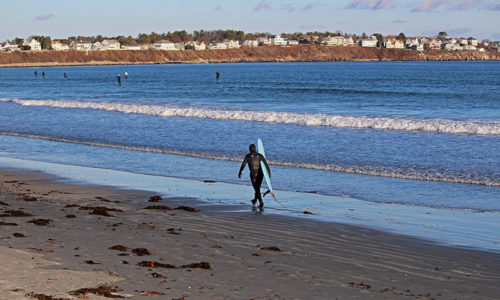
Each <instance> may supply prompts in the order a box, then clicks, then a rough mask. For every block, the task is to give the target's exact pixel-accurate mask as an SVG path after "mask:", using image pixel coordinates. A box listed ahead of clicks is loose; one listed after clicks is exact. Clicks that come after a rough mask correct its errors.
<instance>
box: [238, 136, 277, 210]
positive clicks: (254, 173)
mask: <svg viewBox="0 0 500 300" xmlns="http://www.w3.org/2000/svg"><path fill="white" fill-rule="evenodd" d="M248 149H249V150H250V153H248V154H247V155H246V156H245V159H244V160H243V163H242V164H241V168H240V172H239V173H238V178H241V172H243V169H245V165H246V164H248V169H250V181H251V182H252V186H253V189H254V190H255V197H254V199H253V200H252V204H253V205H255V203H257V200H259V207H260V208H262V207H264V202H262V195H261V194H260V185H261V184H262V179H264V173H263V172H262V168H261V167H260V162H263V163H264V165H265V166H266V168H267V170H268V172H269V177H270V176H271V169H270V168H269V165H268V164H267V161H266V158H265V157H264V156H263V155H262V154H260V153H257V147H255V145H254V144H251V145H250V147H248Z"/></svg>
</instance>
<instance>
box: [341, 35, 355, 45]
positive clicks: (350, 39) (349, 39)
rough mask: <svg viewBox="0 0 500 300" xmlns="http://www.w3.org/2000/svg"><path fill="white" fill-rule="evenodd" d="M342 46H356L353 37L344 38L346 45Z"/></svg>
mask: <svg viewBox="0 0 500 300" xmlns="http://www.w3.org/2000/svg"><path fill="white" fill-rule="evenodd" d="M342 46H354V40H353V39H352V37H350V36H348V37H344V43H343V44H342Z"/></svg>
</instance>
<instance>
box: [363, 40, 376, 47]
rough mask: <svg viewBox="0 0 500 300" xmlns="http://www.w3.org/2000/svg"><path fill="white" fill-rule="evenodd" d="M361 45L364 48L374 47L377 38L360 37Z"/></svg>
mask: <svg viewBox="0 0 500 300" xmlns="http://www.w3.org/2000/svg"><path fill="white" fill-rule="evenodd" d="M361 47H365V48H375V47H377V39H376V38H375V39H374V38H369V39H362V40H361Z"/></svg>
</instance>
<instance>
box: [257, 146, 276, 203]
mask: <svg viewBox="0 0 500 300" xmlns="http://www.w3.org/2000/svg"><path fill="white" fill-rule="evenodd" d="M257 152H258V153H260V154H262V156H264V157H266V152H265V151H264V144H262V141H261V139H258V140H257ZM260 167H261V168H262V171H263V173H264V180H265V181H266V184H267V188H268V189H269V191H270V192H271V196H273V198H274V199H275V200H276V197H275V196H274V192H273V186H272V185H271V178H270V177H269V170H267V168H266V165H265V164H264V162H260Z"/></svg>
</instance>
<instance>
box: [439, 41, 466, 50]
mask: <svg viewBox="0 0 500 300" xmlns="http://www.w3.org/2000/svg"><path fill="white" fill-rule="evenodd" d="M441 47H442V48H443V49H444V50H447V51H458V50H463V47H462V46H460V45H459V44H457V43H444V44H443V45H442V46H441Z"/></svg>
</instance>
